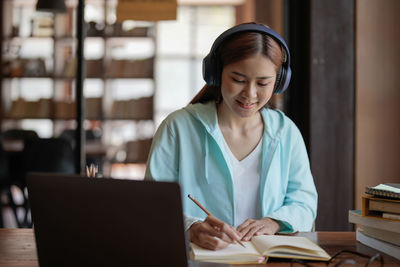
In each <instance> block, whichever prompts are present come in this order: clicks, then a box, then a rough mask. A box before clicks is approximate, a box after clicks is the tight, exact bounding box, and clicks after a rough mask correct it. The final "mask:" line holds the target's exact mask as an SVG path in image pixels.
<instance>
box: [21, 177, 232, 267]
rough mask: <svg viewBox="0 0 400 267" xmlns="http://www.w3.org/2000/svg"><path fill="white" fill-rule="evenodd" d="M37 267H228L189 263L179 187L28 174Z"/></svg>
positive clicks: (168, 184)
mask: <svg viewBox="0 0 400 267" xmlns="http://www.w3.org/2000/svg"><path fill="white" fill-rule="evenodd" d="M27 184H28V194H29V201H30V206H31V212H32V219H33V224H34V231H35V239H36V246H37V252H38V258H39V264H40V266H176V267H180V266H182V267H186V266H189V265H190V266H192V265H196V266H226V265H213V264H208V263H200V262H192V261H188V259H187V255H188V253H187V249H186V242H185V232H184V226H183V214H182V201H181V192H180V188H179V185H178V184H176V183H167V182H149V181H134V180H119V179H109V178H84V177H80V176H74V175H62V174H44V173H30V174H28V177H27Z"/></svg>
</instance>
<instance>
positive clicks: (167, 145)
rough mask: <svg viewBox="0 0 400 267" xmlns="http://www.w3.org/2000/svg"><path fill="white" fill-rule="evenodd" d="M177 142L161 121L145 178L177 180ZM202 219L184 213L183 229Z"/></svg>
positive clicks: (167, 180) (165, 123) (152, 146)
mask: <svg viewBox="0 0 400 267" xmlns="http://www.w3.org/2000/svg"><path fill="white" fill-rule="evenodd" d="M178 146H179V142H178V141H177V140H176V136H175V134H174V133H173V131H172V130H171V128H170V127H169V126H168V123H167V121H163V122H162V123H161V125H160V127H159V128H158V129H157V132H156V133H155V135H154V137H153V142H152V144H151V149H150V153H149V157H148V159H147V164H146V172H145V178H144V179H145V180H149V181H164V182H178V177H179V166H178V165H179V163H178V162H179V147H178ZM202 220H203V219H201V218H197V217H191V216H187V215H184V227H185V231H187V230H189V228H190V227H191V226H192V224H193V223H195V222H197V221H202Z"/></svg>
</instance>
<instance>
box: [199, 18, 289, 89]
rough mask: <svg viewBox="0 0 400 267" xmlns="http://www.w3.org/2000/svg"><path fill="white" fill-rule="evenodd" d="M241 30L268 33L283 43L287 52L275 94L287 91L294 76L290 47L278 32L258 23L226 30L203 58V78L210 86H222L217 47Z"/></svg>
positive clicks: (276, 82)
mask: <svg viewBox="0 0 400 267" xmlns="http://www.w3.org/2000/svg"><path fill="white" fill-rule="evenodd" d="M239 32H259V33H263V34H267V35H269V36H271V37H273V38H274V39H275V40H276V41H277V42H278V43H279V44H280V45H281V47H283V49H284V54H285V55H284V62H283V64H282V67H281V69H280V70H279V72H278V75H277V77H276V81H275V86H274V93H275V94H280V93H283V91H285V90H286V89H287V87H288V86H289V82H290V77H291V76H292V70H291V69H290V53H289V48H288V47H287V45H286V43H285V41H284V40H283V38H282V37H281V36H280V35H279V34H278V33H277V32H275V31H274V30H272V29H270V28H268V27H266V26H264V25H262V24H257V23H245V24H240V25H237V26H235V27H233V28H230V29H229V30H226V31H225V32H223V33H222V34H221V35H220V36H218V38H217V39H216V40H215V41H214V44H213V45H212V47H211V50H210V53H209V54H208V55H207V56H206V57H205V58H204V59H203V79H204V80H205V81H206V83H207V84H208V85H209V86H216V87H219V86H221V73H222V64H221V62H220V57H219V55H218V54H217V49H218V47H219V46H220V45H221V44H222V43H223V42H224V41H225V40H226V39H228V38H229V37H231V36H232V35H233V34H236V33H239Z"/></svg>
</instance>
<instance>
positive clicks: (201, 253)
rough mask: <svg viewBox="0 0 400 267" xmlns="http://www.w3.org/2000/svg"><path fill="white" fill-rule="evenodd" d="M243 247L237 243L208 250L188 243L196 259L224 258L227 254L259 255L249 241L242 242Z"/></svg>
mask: <svg viewBox="0 0 400 267" xmlns="http://www.w3.org/2000/svg"><path fill="white" fill-rule="evenodd" d="M242 243H243V245H244V246H245V247H242V246H241V245H239V244H230V245H229V246H227V247H226V248H223V249H219V250H209V249H205V248H202V247H200V246H198V245H196V244H193V243H190V246H191V247H192V249H193V253H194V255H195V257H196V259H202V258H226V257H228V256H233V255H255V256H258V255H260V254H259V253H258V251H257V250H256V249H255V248H254V246H253V245H252V244H251V242H243V241H242Z"/></svg>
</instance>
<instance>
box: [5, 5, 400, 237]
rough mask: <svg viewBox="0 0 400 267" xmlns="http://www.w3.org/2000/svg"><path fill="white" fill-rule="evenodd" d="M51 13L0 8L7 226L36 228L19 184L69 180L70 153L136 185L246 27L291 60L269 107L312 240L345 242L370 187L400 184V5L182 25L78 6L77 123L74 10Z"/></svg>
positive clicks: (189, 15) (180, 15)
mask: <svg viewBox="0 0 400 267" xmlns="http://www.w3.org/2000/svg"><path fill="white" fill-rule="evenodd" d="M44 2H46V1H44ZM50 2H52V1H50ZM55 2H62V3H61V6H56V7H55V9H57V8H59V10H53V11H52V12H48V11H43V10H38V8H37V6H38V2H37V1H36V0H3V1H1V4H0V14H1V20H0V36H1V40H0V47H1V55H0V63H1V72H0V131H1V136H0V137H1V149H0V157H1V161H0V186H1V195H0V200H1V201H0V203H1V205H2V207H1V206H0V210H3V213H2V214H3V216H2V218H0V219H1V226H4V227H29V226H30V223H31V222H30V221H29V220H30V218H29V212H27V210H28V209H29V203H28V201H27V200H28V199H27V196H26V187H25V184H24V177H25V175H26V173H27V172H28V171H53V172H64V173H76V172H77V169H78V168H77V166H76V153H74V151H76V150H77V149H81V150H82V151H84V155H85V156H84V161H85V162H86V164H95V165H97V166H98V167H99V172H100V173H101V174H102V175H103V176H111V177H115V178H124V179H142V177H143V174H144V170H145V162H146V159H147V155H148V150H149V148H150V144H151V138H152V136H153V134H154V132H155V130H156V129H157V127H158V125H159V124H160V122H161V121H162V120H163V119H164V118H165V117H166V116H167V115H168V114H169V113H170V112H172V111H174V110H176V109H179V108H182V107H184V106H185V105H187V104H188V102H189V101H190V100H191V98H192V97H193V96H194V95H195V94H196V93H197V92H198V91H199V90H200V89H201V88H202V87H203V85H204V81H203V79H202V75H201V63H202V59H203V57H204V56H205V55H206V54H207V53H208V51H209V49H210V47H211V45H212V43H213V41H214V40H215V38H216V37H217V36H218V35H219V34H220V33H222V32H223V31H224V30H226V29H227V28H229V27H231V26H233V25H235V24H238V23H242V22H249V21H257V22H259V23H264V24H267V25H269V26H270V27H271V28H273V29H274V30H275V31H277V32H278V33H280V34H281V35H282V36H283V37H284V39H285V40H286V41H287V43H288V45H289V48H290V50H291V55H292V62H291V66H292V72H293V76H292V81H291V84H290V87H289V90H287V91H286V92H285V93H284V94H283V95H279V96H274V98H273V99H272V100H271V104H272V105H273V106H274V107H275V108H279V109H281V110H283V111H284V112H285V113H286V114H287V115H288V116H289V117H290V118H291V119H292V120H293V121H294V122H295V123H296V124H297V126H298V127H299V128H300V130H301V132H302V134H303V137H304V140H305V142H306V146H307V149H308V153H309V157H310V164H311V168H312V172H313V175H314V179H315V183H316V186H317V190H318V192H319V208H318V218H317V221H316V230H319V231H322V230H332V231H333V230H352V229H353V228H352V225H350V224H349V223H348V219H347V214H348V210H349V209H355V208H360V207H361V197H360V196H361V194H362V193H363V192H364V189H365V187H366V186H375V185H377V184H379V183H384V182H400V75H398V72H399V69H400V51H399V49H398V43H399V42H400V27H398V25H399V23H400V19H399V18H398V16H396V15H397V12H398V11H399V10H400V2H399V1H397V0H386V1H375V0H353V1H348V0H337V1H335V0H329V1H323V2H322V1H317V0H305V1H295V0H213V1H211V0H178V1H177V2H176V3H177V5H176V9H175V11H174V12H175V17H176V19H168V20H158V19H154V18H153V19H148V20H132V19H124V20H122V21H121V20H119V19H118V16H117V15H118V1H117V0H86V1H84V25H83V32H84V36H85V38H84V41H83V42H84V58H85V64H84V66H85V67H84V68H85V70H84V73H85V74H84V75H85V78H84V81H83V95H84V100H83V102H84V105H85V112H84V113H83V114H80V113H79V110H78V109H77V104H76V102H77V101H76V99H77V91H76V73H77V64H78V63H77V62H78V61H77V56H76V54H77V47H78V39H77V27H78V25H77V18H78V10H77V7H78V0H65V1H54V3H55ZM153 2H154V3H152V4H153V5H157V1H153ZM154 9H157V8H156V7H154ZM55 11H57V12H55ZM79 118H83V128H84V137H85V142H84V143H83V144H81V143H80V142H77V140H76V128H77V121H78V120H79ZM79 145H80V146H83V147H77V146H79ZM0 214H1V212H0Z"/></svg>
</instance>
